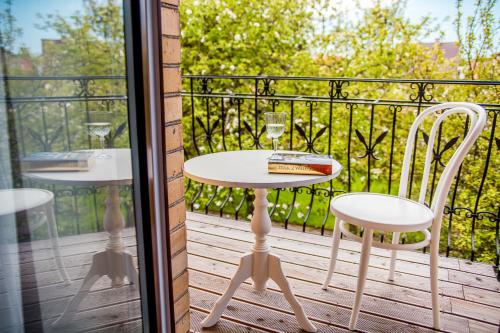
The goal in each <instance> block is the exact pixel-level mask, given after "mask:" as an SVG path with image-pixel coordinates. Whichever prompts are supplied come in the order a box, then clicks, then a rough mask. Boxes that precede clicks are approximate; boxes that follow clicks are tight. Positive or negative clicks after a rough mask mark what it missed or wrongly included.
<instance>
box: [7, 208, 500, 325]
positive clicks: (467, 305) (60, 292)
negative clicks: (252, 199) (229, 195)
mask: <svg viewBox="0 0 500 333" xmlns="http://www.w3.org/2000/svg"><path fill="white" fill-rule="evenodd" d="M187 226H188V255H189V268H190V271H189V274H190V297H191V322H192V323H191V324H192V325H191V326H192V329H193V331H201V330H200V322H201V320H202V319H203V318H204V317H205V316H206V315H207V313H208V312H209V310H210V309H211V307H212V305H213V304H214V302H215V301H216V299H217V298H218V296H219V295H220V294H221V293H222V292H223V291H224V290H225V288H226V286H227V285H228V283H229V279H230V277H231V276H232V275H233V273H234V272H235V270H236V268H237V263H238V261H239V257H240V256H241V254H243V253H244V252H247V251H249V250H250V248H251V245H252V242H253V234H252V233H251V232H250V230H249V229H250V228H249V224H248V223H246V222H240V221H234V220H228V219H220V218H216V217H212V216H206V215H201V214H193V213H188V222H187ZM106 238H107V235H106V234H105V233H94V234H86V235H81V236H70V237H62V238H61V239H60V243H61V249H62V253H63V255H64V261H65V264H66V266H67V269H68V273H69V275H70V277H71V279H72V280H73V283H72V284H71V285H70V286H65V285H64V284H63V283H62V282H60V278H59V275H58V273H57V271H56V270H55V266H54V261H53V259H52V253H51V251H50V250H49V247H48V243H47V242H44V241H40V242H33V243H31V248H32V249H34V250H35V251H33V252H31V253H32V254H31V255H28V253H29V252H28V251H26V252H23V253H21V256H20V259H21V261H22V267H21V268H22V274H24V275H25V279H24V280H25V281H27V284H25V286H24V287H25V290H23V296H24V297H25V299H26V300H28V302H32V303H33V305H32V307H29V308H28V309H27V310H28V311H27V312H26V313H25V318H27V321H28V322H29V324H28V331H35V330H36V327H37V325H39V324H40V323H41V319H43V322H44V323H45V324H44V329H45V331H46V332H51V331H53V332H70V331H71V332H80V331H81V332H86V331H87V332H88V331H92V332H117V331H120V332H140V331H141V319H140V318H141V315H140V303H139V294H138V292H137V290H134V289H133V288H132V287H131V286H130V285H125V286H123V287H121V288H111V287H110V283H109V280H108V279H106V278H103V279H100V280H99V281H98V282H97V283H96V284H95V285H94V287H93V288H92V290H91V292H90V293H89V295H88V296H87V297H86V298H85V299H84V301H83V302H82V304H81V305H80V312H79V313H78V315H77V317H76V318H75V320H74V322H73V323H72V325H71V326H70V327H66V328H64V329H60V330H56V329H53V328H51V327H50V323H51V322H52V321H53V320H54V319H55V318H57V317H58V315H59V314H60V313H61V312H62V311H63V309H64V307H65V305H66V304H67V302H68V300H69V299H70V298H71V296H72V295H74V294H75V293H76V291H77V289H78V288H79V286H80V284H81V281H82V279H83V277H84V276H85V274H86V273H87V271H88V269H89V265H90V262H91V259H92V254H93V253H95V252H96V251H99V250H102V249H103V248H104V246H105V243H106ZM124 240H125V244H126V245H127V246H128V249H129V251H130V252H132V253H133V254H135V252H136V250H135V235H134V232H133V229H126V230H125V231H124ZM269 242H270V244H271V245H272V247H273V249H272V251H273V253H275V254H277V255H279V256H280V257H281V259H282V262H283V266H284V271H285V274H286V275H287V276H288V277H289V281H290V283H291V285H292V289H293V291H294V293H295V294H296V295H297V296H298V297H299V301H300V302H301V303H302V305H303V306H304V308H305V311H306V313H307V315H308V316H309V317H310V318H311V319H312V320H313V321H314V323H315V325H316V326H317V327H318V330H319V332H346V331H348V330H347V324H348V321H349V316H350V310H351V306H352V303H353V298H354V290H355V285H356V275H357V269H358V266H357V261H358V257H359V248H360V247H359V244H357V243H353V242H349V241H342V243H341V249H340V254H339V261H338V264H337V268H336V273H335V274H334V276H333V279H332V282H331V288H330V290H329V291H323V290H322V289H321V283H322V281H323V279H324V276H325V274H326V268H327V265H328V256H329V249H330V243H331V238H330V237H324V236H319V235H314V234H306V233H301V232H296V231H291V230H285V229H283V228H280V227H275V228H273V230H272V232H271V234H270V235H269ZM388 262H389V260H388V252H387V251H385V250H380V249H374V251H373V254H372V256H371V261H370V264H371V267H370V269H369V272H368V280H367V284H366V288H365V290H366V293H365V298H364V299H363V305H362V309H361V311H362V312H361V314H360V318H359V322H358V329H359V330H360V331H363V332H426V331H432V329H431V324H432V317H431V309H430V293H429V292H428V290H429V288H430V287H429V279H428V276H429V268H428V265H427V263H428V256H427V255H424V254H421V253H416V252H401V253H400V255H399V260H398V265H397V273H396V280H395V282H393V283H390V282H388V281H387V279H386V278H387V267H388ZM440 266H441V269H440V280H441V281H440V288H441V293H442V296H441V305H442V311H443V312H442V325H443V330H444V331H448V332H498V330H499V326H498V325H499V320H500V283H499V282H498V281H497V280H496V278H495V273H494V271H493V269H492V267H491V266H489V265H485V264H477V263H468V262H467V261H463V260H458V259H455V258H443V259H442V260H441V265H440ZM35 272H36V275H35V274H34V273H35ZM30 279H32V280H30ZM30 281H32V285H30ZM35 286H36V287H38V289H35ZM4 293H5V286H4V284H3V283H0V298H1V297H4ZM37 301H39V302H40V303H41V305H40V307H39V309H37V307H36V305H35V304H36V303H35V302H37ZM1 304H2V303H1V302H0V331H1V332H3V331H8V330H7V328H6V327H3V328H2V322H4V321H3V320H2V316H5V315H6V313H5V309H2V306H1ZM202 331H203V332H235V333H237V332H300V329H299V327H298V325H297V323H296V321H295V318H294V317H293V315H292V311H291V309H290V307H289V305H288V303H287V302H286V301H285V300H284V298H283V295H282V294H281V292H280V291H279V289H278V287H277V286H276V285H275V284H274V283H272V282H270V283H269V290H268V291H266V292H264V293H262V294H258V293H256V292H255V291H253V290H252V287H251V284H250V281H247V283H245V284H244V286H243V288H240V289H239V290H238V291H237V293H236V295H235V297H234V298H233V300H232V301H231V302H230V303H229V306H228V308H227V309H226V311H225V312H224V315H223V319H222V320H221V321H220V322H219V323H218V324H217V325H216V326H214V327H212V328H210V329H208V330H207V329H205V330H202Z"/></svg>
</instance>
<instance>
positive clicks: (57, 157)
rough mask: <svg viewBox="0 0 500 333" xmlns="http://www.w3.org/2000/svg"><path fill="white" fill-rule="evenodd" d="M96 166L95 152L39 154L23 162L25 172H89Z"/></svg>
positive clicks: (28, 157) (27, 157)
mask: <svg viewBox="0 0 500 333" xmlns="http://www.w3.org/2000/svg"><path fill="white" fill-rule="evenodd" d="M94 165H95V154H94V152H93V151H69V152H37V153H32V154H31V155H29V156H26V157H24V158H23V159H22V160H21V166H22V168H23V171H25V172H40V171H52V172H54V171H88V170H90V169H91V168H92V167H93V166H94Z"/></svg>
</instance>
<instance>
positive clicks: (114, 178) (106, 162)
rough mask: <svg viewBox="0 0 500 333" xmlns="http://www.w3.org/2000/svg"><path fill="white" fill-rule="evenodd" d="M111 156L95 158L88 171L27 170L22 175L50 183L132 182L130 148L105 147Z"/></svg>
mask: <svg viewBox="0 0 500 333" xmlns="http://www.w3.org/2000/svg"><path fill="white" fill-rule="evenodd" d="M106 153H107V154H109V155H111V158H96V163H95V165H94V167H93V168H92V169H90V170H89V171H63V172H29V173H25V174H24V175H25V176H26V177H28V178H32V179H34V180H37V181H41V182H44V183H50V184H65V185H75V186H103V185H125V184H131V183H132V162H131V159H130V149H128V148H124V149H106Z"/></svg>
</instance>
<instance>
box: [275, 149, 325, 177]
mask: <svg viewBox="0 0 500 333" xmlns="http://www.w3.org/2000/svg"><path fill="white" fill-rule="evenodd" d="M267 170H268V172H269V173H285V174H298V175H331V174H332V173H333V159H332V158H331V157H330V156H327V155H317V154H309V153H299V152H293V153H288V152H280V153H274V154H272V155H271V157H269V159H268V161H267Z"/></svg>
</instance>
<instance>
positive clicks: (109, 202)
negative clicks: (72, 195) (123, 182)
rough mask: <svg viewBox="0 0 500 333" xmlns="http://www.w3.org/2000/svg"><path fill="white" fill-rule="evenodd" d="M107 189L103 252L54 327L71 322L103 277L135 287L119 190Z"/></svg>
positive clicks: (136, 280)
mask: <svg viewBox="0 0 500 333" xmlns="http://www.w3.org/2000/svg"><path fill="white" fill-rule="evenodd" d="M107 190H108V191H107V198H106V211H105V213H104V228H105V229H106V231H107V232H108V233H109V238H108V244H107V246H106V250H104V251H101V252H98V253H96V254H94V255H93V257H92V265H91V266H90V269H89V272H88V273H87V275H86V276H85V278H84V279H83V282H82V285H81V286H80V289H79V290H78V292H77V293H76V295H75V296H73V298H72V299H71V301H70V302H69V303H68V305H67V306H66V309H65V310H64V312H63V313H62V314H61V316H60V317H59V318H58V319H57V320H56V321H54V322H53V323H52V326H53V327H61V326H65V325H67V324H68V323H70V322H71V319H72V318H73V317H74V316H75V314H76V312H77V310H78V306H79V305H80V303H81V302H82V301H83V299H84V298H85V296H87V294H88V292H89V290H90V288H91V287H92V286H93V285H94V283H96V282H97V280H99V279H100V278H101V277H103V276H107V277H109V278H110V279H111V286H112V287H121V286H123V283H124V282H123V280H124V278H127V280H128V281H129V282H130V283H132V284H133V285H134V287H135V286H138V285H139V275H138V273H137V269H136V268H135V265H134V261H133V259H132V258H133V257H132V255H131V254H130V253H129V252H128V251H125V247H124V244H123V238H122V230H123V227H124V225H125V223H124V220H123V215H122V213H121V212H120V196H119V188H118V186H108V188H107Z"/></svg>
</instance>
